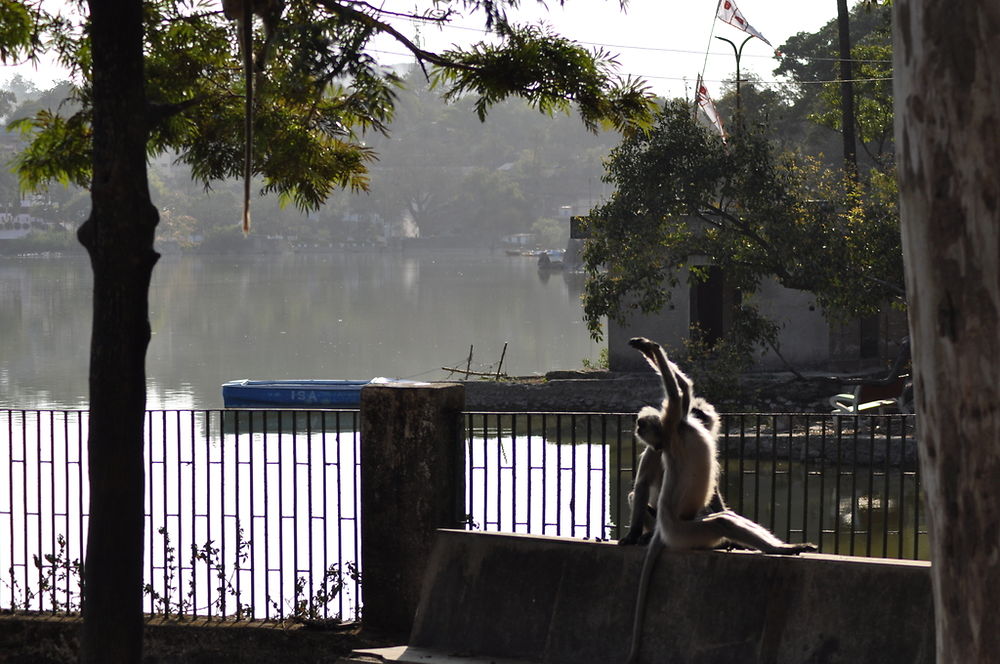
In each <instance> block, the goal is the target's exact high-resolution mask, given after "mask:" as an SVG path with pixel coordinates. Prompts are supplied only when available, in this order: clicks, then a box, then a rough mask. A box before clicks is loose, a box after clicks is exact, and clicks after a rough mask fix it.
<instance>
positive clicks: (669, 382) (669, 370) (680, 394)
mask: <svg viewBox="0 0 1000 664" xmlns="http://www.w3.org/2000/svg"><path fill="white" fill-rule="evenodd" d="M628 345H629V346H631V347H632V348H635V349H636V350H637V351H639V352H640V353H642V355H643V357H645V358H646V361H647V362H649V364H650V366H652V367H653V369H654V370H655V371H656V373H658V374H660V382H661V383H662V384H663V396H664V399H666V400H667V402H668V404H669V405H670V406H673V408H670V412H669V413H668V417H669V418H670V423H671V424H672V425H676V424H677V423H678V422H680V421H681V420H683V419H684V418H686V417H687V416H688V413H689V412H690V411H691V392H692V387H693V386H692V384H691V379H690V378H688V377H687V376H686V375H684V372H683V371H681V370H680V369H679V368H678V366H677V365H676V364H674V363H673V362H671V361H670V360H668V359H667V354H666V353H664V352H663V348H662V347H661V346H660V344H658V343H656V342H655V341H652V340H650V339H647V338H646V337H633V338H632V339H629V342H628Z"/></svg>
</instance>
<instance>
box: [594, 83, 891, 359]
mask: <svg viewBox="0 0 1000 664" xmlns="http://www.w3.org/2000/svg"><path fill="white" fill-rule="evenodd" d="M606 178H607V180H608V181H609V182H610V183H612V184H613V185H615V187H616V188H617V190H616V192H615V193H614V195H613V196H612V197H611V199H610V200H609V201H608V202H607V203H606V204H604V205H602V206H599V207H597V208H595V209H594V210H592V211H591V214H590V218H589V221H588V226H589V227H588V230H589V231H590V233H591V237H592V240H590V241H589V242H588V243H587V247H586V249H585V252H584V261H585V266H586V270H587V272H588V280H587V284H586V289H585V294H584V308H585V316H586V319H587V322H588V326H589V328H590V330H591V333H592V334H593V335H595V336H600V329H601V328H600V321H601V317H602V316H609V317H612V318H614V319H616V320H618V321H620V322H624V319H625V318H626V316H627V315H628V312H629V311H633V310H640V311H643V312H651V311H656V310H659V309H660V308H662V307H663V306H664V305H665V304H666V303H667V301H668V298H669V291H666V290H664V287H663V286H664V283H665V282H666V283H667V284H668V285H673V286H676V285H678V283H680V281H681V279H682V278H685V277H686V275H687V274H688V272H689V271H690V272H691V274H692V275H693V278H695V279H698V278H704V277H705V274H704V270H703V269H701V268H702V266H707V265H716V266H719V267H721V268H722V269H723V271H724V273H725V274H726V279H727V283H729V284H731V285H734V286H735V287H737V288H738V289H739V291H740V292H741V294H742V296H743V306H742V307H741V308H740V311H739V312H737V313H738V314H739V315H738V316H737V318H738V320H737V321H736V324H735V325H733V326H732V328H733V330H734V331H735V333H736V334H738V335H741V337H742V338H741V339H737V340H736V341H737V342H738V343H740V344H743V347H744V349H745V350H748V349H749V347H750V346H746V344H750V345H751V346H752V345H753V344H755V343H761V342H766V341H771V342H773V341H774V338H775V336H776V328H775V327H774V325H773V324H769V323H768V322H767V321H764V320H763V319H761V317H760V316H759V315H758V314H757V313H756V311H755V310H754V308H753V300H752V294H753V293H754V292H755V291H756V290H757V288H758V285H759V283H760V282H761V280H762V279H764V278H766V277H774V278H775V279H777V281H778V282H779V283H780V284H782V285H783V286H786V287H788V288H792V289H798V290H804V291H809V292H812V293H813V294H815V296H816V300H817V303H818V304H819V305H821V306H822V307H823V308H824V311H826V312H827V313H828V314H831V315H833V316H843V317H847V316H855V315H862V314H866V313H873V312H875V311H877V310H878V308H879V307H880V306H881V305H882V304H884V302H885V300H886V298H887V297H896V298H899V297H901V296H902V286H901V284H902V283H903V279H902V259H901V254H900V251H899V229H898V213H897V212H896V202H895V192H894V189H893V187H892V185H891V180H888V181H887V180H886V179H885V178H873V179H871V180H870V181H868V182H865V183H858V182H856V181H854V180H852V179H850V178H845V177H842V176H841V175H840V172H839V171H828V170H825V169H823V168H821V167H820V166H819V165H818V164H817V163H816V162H815V161H813V160H809V159H805V158H801V157H797V156H795V155H794V154H793V153H780V152H778V150H776V149H775V148H774V146H773V145H772V144H771V143H770V142H769V141H768V139H767V138H766V136H765V135H764V134H763V132H762V131H755V130H746V131H743V132H739V133H736V134H734V135H732V136H731V137H730V138H729V140H728V142H723V141H722V139H721V138H720V137H719V136H718V134H716V133H714V131H711V130H709V129H707V128H705V127H704V126H702V125H701V124H699V123H698V122H696V121H695V120H694V119H693V116H692V109H691V107H690V106H689V105H688V104H686V103H684V102H682V101H673V102H667V103H666V104H665V105H664V107H663V109H662V112H661V113H660V114H659V116H658V117H657V120H656V124H655V126H654V127H653V129H652V130H651V131H650V132H649V133H648V134H644V135H635V136H631V137H628V138H626V139H625V140H624V141H623V142H622V144H621V145H620V146H619V147H617V148H616V149H615V150H614V151H613V152H612V154H611V157H610V159H609V161H608V164H607V176H606Z"/></svg>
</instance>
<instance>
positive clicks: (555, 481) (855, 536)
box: [0, 410, 928, 620]
mask: <svg viewBox="0 0 1000 664" xmlns="http://www.w3.org/2000/svg"><path fill="white" fill-rule="evenodd" d="M146 418H147V419H146V434H145V444H146V464H147V465H146V514H147V517H146V537H147V538H148V539H147V541H146V547H145V548H146V562H145V579H146V581H145V583H146V587H145V589H146V606H145V608H146V610H147V611H149V612H151V613H167V614H173V615H182V616H184V615H200V616H206V617H213V618H262V619H278V620H283V619H288V618H294V619H328V620H336V619H344V620H350V619H354V618H356V617H357V616H358V615H359V605H360V599H359V597H360V592H361V587H360V582H359V580H358V579H359V575H358V572H359V562H360V557H359V554H360V551H359V547H360V524H359V518H358V517H359V513H360V510H359V502H360V491H359V463H360V437H359V434H358V427H359V422H358V413H357V411H287V410H286V411H273V410H271V411H264V410H260V411H250V410H246V411H244V410H241V411H190V410H165V411H161V410H158V411H149V412H148V413H147V416H146ZM465 418H466V432H467V435H466V436H465V438H466V442H465V445H466V450H465V452H466V468H467V478H466V487H467V488H466V491H467V494H466V501H465V502H466V511H467V515H468V516H467V523H468V527H469V528H472V529H482V530H491V531H505V532H521V533H531V534H544V535H557V536H566V537H576V538H588V539H596V540H601V539H616V538H617V537H618V536H619V534H620V532H619V529H620V527H621V526H623V525H627V523H628V518H629V509H628V503H627V498H626V497H627V494H628V491H629V490H630V489H631V483H632V472H633V468H634V467H635V463H636V459H637V458H638V454H640V453H641V445H639V444H637V443H636V441H635V440H634V438H633V436H632V426H633V422H634V415H633V414H627V413H601V414H593V413H513V414H512V413H482V412H473V413H467V414H466V416H465ZM86 431H87V413H86V412H84V411H41V410H0V477H6V484H7V486H6V487H5V488H4V487H0V609H5V608H15V609H27V610H46V611H49V610H56V611H63V612H72V611H74V610H76V609H77V608H78V605H79V588H78V584H79V561H80V560H82V558H83V551H84V535H85V533H86V523H87V513H86V510H87V482H86V477H87V470H86V454H85V452H84V450H85V438H86ZM719 450H720V461H721V464H722V474H721V477H720V485H721V487H722V490H723V494H724V496H725V498H726V500H727V502H728V503H729V505H730V507H731V508H732V509H735V510H736V511H738V512H740V513H741V514H744V515H746V516H748V517H750V518H752V519H754V520H756V521H758V522H760V523H762V524H763V525H765V526H767V527H768V528H770V529H772V530H773V531H774V532H775V533H776V534H778V535H779V536H780V537H782V538H783V539H785V540H788V541H802V540H810V541H813V542H815V543H816V544H818V545H819V546H820V547H821V550H822V551H826V552H832V553H844V554H852V555H870V556H885V557H893V558H926V557H927V555H928V549H927V533H926V527H925V525H924V516H925V515H924V510H923V507H922V502H921V501H922V497H921V493H920V478H919V472H918V468H917V464H916V446H915V441H914V434H913V416H906V415H884V416H883V415H876V416H854V415H850V416H833V415H803V414H727V415H723V433H722V435H721V436H720V439H719Z"/></svg>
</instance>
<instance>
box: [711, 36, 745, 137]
mask: <svg viewBox="0 0 1000 664" xmlns="http://www.w3.org/2000/svg"><path fill="white" fill-rule="evenodd" d="M716 39H721V40H722V41H724V42H726V43H727V44H729V45H730V46H732V47H733V55H735V56H736V118H737V122H738V123H739V124H740V125H742V124H743V116H742V115H741V113H740V58H742V57H743V47H744V46H746V45H747V42H748V41H750V40H751V39H753V35H750V36H749V37H747V38H746V39H744V40H743V43H742V44H740V46H739V48H737V47H736V44H735V43H733V42H732V41H730V40H728V39H726V38H725V37H719V36H716Z"/></svg>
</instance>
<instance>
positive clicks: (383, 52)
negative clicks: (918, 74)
mask: <svg viewBox="0 0 1000 664" xmlns="http://www.w3.org/2000/svg"><path fill="white" fill-rule="evenodd" d="M368 52H369V53H378V54H381V55H392V56H398V57H401V58H412V57H413V54H412V53H404V52H400V51H386V50H384V49H368ZM626 73H627V72H626ZM632 75H633V76H637V77H639V78H645V79H652V80H657V81H682V82H683V81H687V80H689V78H688V77H686V76H658V75H656V74H632ZM704 80H705V81H706V82H708V83H726V82H728V81H729V80H730V79H725V78H722V79H711V78H708V79H704ZM848 80H849V81H850V82H851V83H869V82H874V81H891V80H893V77H892V76H880V77H873V78H852V79H848ZM749 82H751V83H759V84H761V85H826V84H828V83H843V82H844V81H843V80H841V79H839V78H834V79H824V80H819V81H795V80H790V81H778V80H772V81H764V80H760V79H757V80H753V79H750V81H749Z"/></svg>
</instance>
